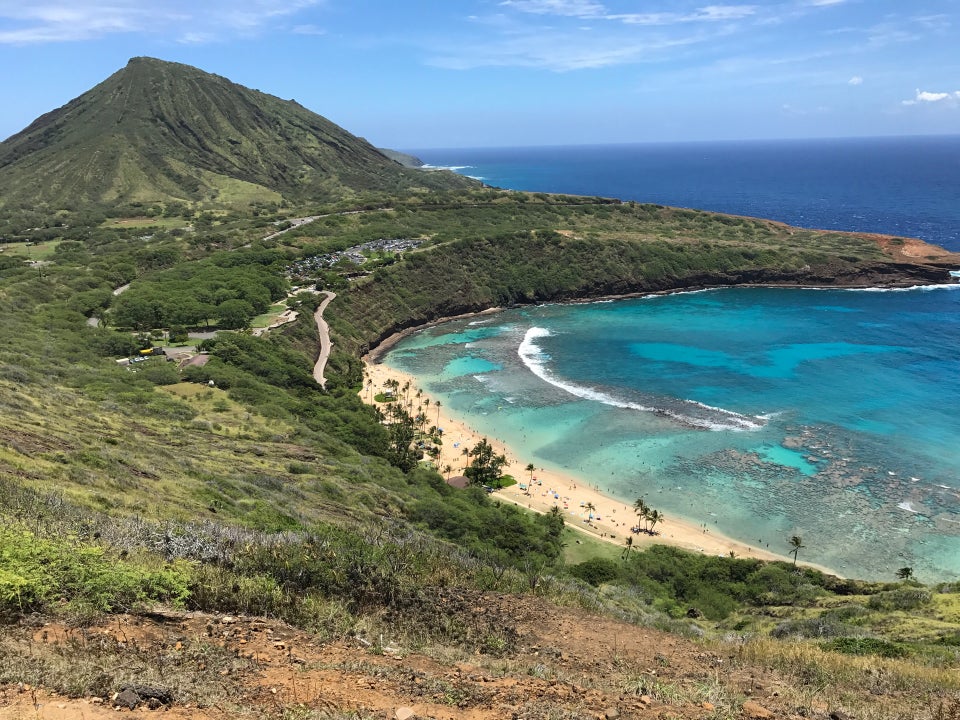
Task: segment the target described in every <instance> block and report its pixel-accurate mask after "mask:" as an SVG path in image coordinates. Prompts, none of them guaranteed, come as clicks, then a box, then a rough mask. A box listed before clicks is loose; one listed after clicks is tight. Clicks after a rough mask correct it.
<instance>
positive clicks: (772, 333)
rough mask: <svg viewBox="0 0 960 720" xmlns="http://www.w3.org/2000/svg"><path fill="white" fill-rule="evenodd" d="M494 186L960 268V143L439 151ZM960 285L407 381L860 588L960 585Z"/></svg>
mask: <svg viewBox="0 0 960 720" xmlns="http://www.w3.org/2000/svg"><path fill="white" fill-rule="evenodd" d="M415 154H417V155H418V156H419V157H421V158H422V159H424V160H425V161H426V162H428V163H430V164H431V165H436V166H448V167H454V166H455V167H458V168H459V171H460V172H463V173H465V174H469V175H473V176H477V177H482V178H483V179H484V181H485V182H487V183H488V184H490V185H496V186H499V187H510V188H512V189H521V190H533V191H543V192H575V193H578V194H586V195H602V196H609V197H619V198H621V199H625V200H638V201H643V202H657V203H661V204H666V205H676V206H682V207H694V208H701V209H708V210H717V211H722V212H729V213H734V214H739V215H752V216H761V217H768V218H772V219H775V220H781V221H784V222H789V223H791V224H795V225H800V226H804V227H815V228H829V229H842V230H856V231H867V232H881V233H891V234H900V235H906V236H913V237H920V238H922V239H925V240H927V241H930V242H934V243H937V244H940V245H943V246H945V247H948V248H951V249H956V250H960V236H958V233H960V138H907V139H899V140H893V139H882V140H880V139H877V140H843V141H840V140H836V141H802V142H801V141H791V142H781V143H773V142H763V143H696V144H684V145H633V146H616V147H591V148H585V147H573V148H527V149H515V150H487V149H485V150H458V151H455V150H444V151H417V152H415ZM958 290H960V285H950V286H945V287H938V288H923V289H913V290H897V291H870V290H861V291H852V290H795V289H769V288H738V289H723V290H713V291H701V292H690V293H677V294H674V295H668V296H655V297H649V298H638V299H631V300H622V301H616V302H594V303H585V304H574V305H545V306H538V307H524V308H515V309H510V310H506V311H503V312H501V313H498V314H496V315H493V316H484V317H482V318H476V319H469V320H461V321H454V322H450V323H446V324H443V325H440V326H437V327H433V328H429V329H425V330H421V331H420V332H417V333H415V334H413V335H411V336H410V337H409V338H407V339H406V340H405V341H403V342H402V343H400V344H398V345H397V346H395V347H394V348H393V349H392V350H391V352H390V353H388V354H387V355H386V357H385V358H384V360H385V362H386V364H387V365H390V366H394V367H397V368H398V369H401V370H404V371H406V372H410V373H412V374H414V375H416V376H417V377H418V379H419V380H420V382H421V384H422V385H423V387H425V389H426V390H427V391H428V392H430V393H431V394H432V395H434V396H436V397H439V398H440V399H441V400H442V402H443V404H444V407H445V408H446V409H447V410H448V411H450V412H452V413H454V414H455V415H457V416H458V417H460V418H462V419H463V420H464V421H465V422H467V424H469V425H472V426H474V427H475V428H477V429H478V430H480V431H482V432H486V433H487V434H489V435H490V436H491V437H497V438H501V439H503V440H505V441H506V442H507V443H508V444H509V445H510V446H511V448H512V449H513V450H514V452H515V453H516V454H517V456H518V457H519V458H520V459H521V461H523V462H528V461H529V462H533V463H534V464H536V465H537V466H543V467H549V468H551V469H554V470H557V471H562V472H565V473H567V474H570V475H573V476H575V477H577V478H579V479H580V481H581V482H584V483H588V484H590V485H593V486H596V487H598V488H599V489H600V490H602V491H604V492H606V493H608V494H610V495H612V496H614V497H617V498H620V499H622V500H623V501H625V502H627V503H632V502H633V500H634V499H636V498H637V497H639V496H643V497H645V499H646V500H647V501H648V503H650V504H651V505H652V506H653V507H656V508H657V509H659V510H661V511H662V512H664V513H666V514H667V515H668V516H669V515H673V516H675V517H683V518H685V519H687V520H690V521H693V522H694V523H700V524H704V525H706V526H707V527H708V528H715V529H716V530H718V531H720V532H722V533H724V534H725V535H728V536H730V537H732V538H735V539H737V540H741V541H743V542H746V543H749V544H752V545H756V546H760V547H766V548H769V549H770V550H772V551H775V552H779V553H782V554H785V553H786V552H787V551H788V550H789V546H788V544H787V538H788V537H790V536H792V535H800V536H801V537H802V538H803V541H804V545H805V546H806V547H805V548H804V550H803V551H802V556H803V558H804V559H806V560H808V561H811V562H815V563H818V564H821V565H824V566H826V567H829V568H832V569H834V570H835V571H837V572H838V573H840V574H843V575H847V576H856V577H865V578H872V579H888V580H890V579H893V578H894V574H895V572H896V570H897V569H898V568H901V567H905V566H909V567H911V568H913V570H914V572H915V573H916V575H917V576H918V577H920V578H921V579H924V580H928V581H933V580H950V579H957V578H960V442H958V439H960V420H958V419H957V412H956V411H957V408H958V407H960V373H958V369H960V368H958V360H957V358H958V357H960V292H958Z"/></svg>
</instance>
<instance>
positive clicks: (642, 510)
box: [633, 497, 650, 532]
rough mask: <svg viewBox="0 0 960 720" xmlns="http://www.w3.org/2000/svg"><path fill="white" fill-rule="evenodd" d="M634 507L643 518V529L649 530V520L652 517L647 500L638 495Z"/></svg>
mask: <svg viewBox="0 0 960 720" xmlns="http://www.w3.org/2000/svg"><path fill="white" fill-rule="evenodd" d="M633 509H634V510H635V511H636V513H637V515H639V516H640V519H641V520H643V531H644V532H646V531H647V521H648V520H649V519H650V506H649V505H647V501H646V500H644V499H643V498H642V497H638V498H637V499H636V501H635V502H634V503H633Z"/></svg>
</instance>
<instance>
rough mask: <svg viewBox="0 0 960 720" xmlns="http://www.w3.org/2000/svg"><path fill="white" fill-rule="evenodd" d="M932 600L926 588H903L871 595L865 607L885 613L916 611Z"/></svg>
mask: <svg viewBox="0 0 960 720" xmlns="http://www.w3.org/2000/svg"><path fill="white" fill-rule="evenodd" d="M932 600H933V596H932V595H931V594H930V591H929V590H927V589H926V588H916V587H903V588H897V589H896V590H885V591H884V592H880V593H877V594H876V595H871V596H870V600H868V601H867V607H869V608H870V609H871V610H886V611H890V610H916V609H917V608H920V607H923V606H924V605H929V604H930V603H931V601H932Z"/></svg>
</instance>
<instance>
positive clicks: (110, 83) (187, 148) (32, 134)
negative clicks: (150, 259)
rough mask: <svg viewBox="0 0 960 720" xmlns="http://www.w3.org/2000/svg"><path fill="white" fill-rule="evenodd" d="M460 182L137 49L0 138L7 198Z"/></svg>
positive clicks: (102, 198) (339, 192)
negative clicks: (70, 96)
mask: <svg viewBox="0 0 960 720" xmlns="http://www.w3.org/2000/svg"><path fill="white" fill-rule="evenodd" d="M237 183H239V184H240V186H239V188H238V187H237V186H236V185H237ZM469 186H470V181H469V180H467V179H466V178H460V177H458V176H455V175H453V174H452V173H441V174H438V173H426V172H417V171H415V170H413V169H410V168H404V167H402V166H401V165H400V164H399V163H397V162H395V161H393V160H391V159H390V158H388V157H387V156H386V155H384V154H383V153H382V152H380V151H379V150H377V149H376V148H375V147H374V146H373V145H371V144H370V143H368V142H367V141H366V140H363V139H362V138H358V137H356V136H354V135H352V134H351V133H349V132H347V131H346V130H344V129H343V128H341V127H339V126H337V125H336V124H334V123H332V122H331V121H329V120H328V119H326V118H324V117H323V116H321V115H318V114H316V113H314V112H312V111H310V110H307V109H306V108H304V107H303V106H302V105H300V104H299V103H297V102H296V101H293V100H282V99H280V98H278V97H276V96H273V95H269V94H267V93H263V92H261V91H258V90H251V89H249V88H245V87H243V86H241V85H238V84H236V83H234V82H232V81H230V80H229V79H227V78H224V77H221V76H219V75H213V74H210V73H206V72H204V71H202V70H199V69H197V68H194V67H191V66H188V65H183V64H179V63H171V62H167V61H163V60H157V59H154V58H144V57H137V58H132V59H131V60H130V61H129V62H128V64H127V65H126V66H125V67H124V68H122V69H121V70H118V71H117V72H116V73H114V74H113V75H111V76H110V77H108V78H107V79H106V80H104V81H103V82H101V83H99V84H98V85H96V86H95V87H94V88H92V89H91V90H89V91H87V92H86V93H83V94H82V95H80V96H78V97H76V98H74V99H73V100H71V101H70V102H68V103H66V104H65V105H63V106H61V107H59V108H56V109H55V110H51V111H50V112H48V113H45V114H44V115H41V116H40V117H38V118H37V119H36V120H34V121H33V122H32V123H31V124H30V125H28V126H27V127H26V128H25V129H24V130H22V131H20V132H19V133H16V134H15V135H13V136H11V137H10V138H8V139H7V140H5V141H4V142H3V143H0V193H2V195H3V196H4V197H5V198H6V202H8V203H9V202H21V203H23V202H30V203H34V202H36V200H37V199H39V200H41V201H42V202H47V203H49V204H53V205H58V204H59V205H66V206H69V205H71V204H75V203H77V202H95V203H106V204H110V203H129V202H154V201H161V202H162V201H167V200H177V201H207V202H228V201H229V199H230V196H236V195H239V196H241V197H244V198H250V199H263V198H264V197H265V196H269V195H271V194H275V193H279V194H280V195H282V196H283V197H284V198H288V199H291V200H294V201H302V200H338V199H342V198H344V197H351V196H357V195H360V194H363V193H364V192H368V191H373V192H407V191H416V190H417V189H419V188H423V189H433V190H436V189H451V188H465V187H469Z"/></svg>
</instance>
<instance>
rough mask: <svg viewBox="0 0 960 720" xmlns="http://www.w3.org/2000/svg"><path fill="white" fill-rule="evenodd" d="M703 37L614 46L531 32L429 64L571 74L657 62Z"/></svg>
mask: <svg viewBox="0 0 960 720" xmlns="http://www.w3.org/2000/svg"><path fill="white" fill-rule="evenodd" d="M705 39H706V37H705V36H702V35H691V36H687V37H679V38H677V37H675V38H646V39H633V40H624V39H620V40H619V41H617V42H611V40H610V38H609V37H606V36H604V35H602V34H595V33H584V32H581V31H579V30H578V31H576V32H571V33H555V32H542V31H529V32H522V33H514V34H512V35H510V36H507V37H503V38H501V39H500V40H499V41H497V42H483V43H474V44H467V45H465V44H459V45H456V46H452V47H448V48H443V49H439V48H437V49H435V50H434V55H433V57H432V58H431V59H430V60H429V64H430V65H433V66H435V67H442V68H446V69H449V70H469V69H473V68H479V67H525V68H541V69H545V70H553V71H555V72H568V71H571V70H586V69H596V68H604V67H612V66H616V65H624V64H630V63H641V62H648V61H654V60H657V59H658V58H661V57H662V56H663V54H664V53H668V52H670V51H673V50H675V49H677V48H679V47H682V46H686V45H691V44H694V43H699V42H703V41H704V40H705Z"/></svg>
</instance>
